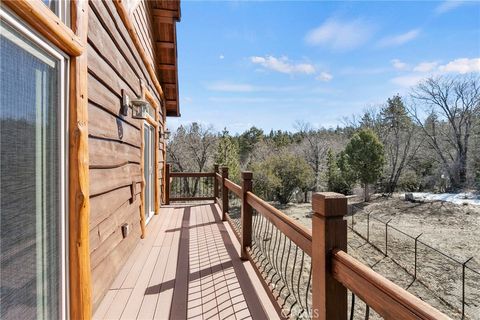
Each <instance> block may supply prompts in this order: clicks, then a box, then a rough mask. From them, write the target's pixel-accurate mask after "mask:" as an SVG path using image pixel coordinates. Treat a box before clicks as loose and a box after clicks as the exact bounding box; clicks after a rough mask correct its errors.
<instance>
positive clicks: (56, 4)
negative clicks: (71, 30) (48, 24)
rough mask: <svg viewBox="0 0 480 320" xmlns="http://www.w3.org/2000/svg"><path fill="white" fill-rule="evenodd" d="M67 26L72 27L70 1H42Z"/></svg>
mask: <svg viewBox="0 0 480 320" xmlns="http://www.w3.org/2000/svg"><path fill="white" fill-rule="evenodd" d="M42 1H43V3H45V5H46V6H47V7H49V8H50V10H52V11H53V12H54V13H55V14H56V15H57V16H58V17H59V18H60V20H62V21H63V23H65V24H66V25H67V26H70V1H69V0H42Z"/></svg>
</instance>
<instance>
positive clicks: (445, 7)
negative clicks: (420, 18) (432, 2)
mask: <svg viewBox="0 0 480 320" xmlns="http://www.w3.org/2000/svg"><path fill="white" fill-rule="evenodd" d="M464 3H465V1H460V0H446V1H443V2H442V3H441V4H439V5H438V6H437V7H436V8H435V12H436V13H437V14H442V13H445V12H448V11H451V10H453V9H455V8H457V7H459V6H461V5H462V4H464Z"/></svg>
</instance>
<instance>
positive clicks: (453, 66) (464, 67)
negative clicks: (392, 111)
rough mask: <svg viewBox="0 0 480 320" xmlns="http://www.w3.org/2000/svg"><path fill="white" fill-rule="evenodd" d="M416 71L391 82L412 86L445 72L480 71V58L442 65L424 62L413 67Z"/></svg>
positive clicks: (459, 60)
mask: <svg viewBox="0 0 480 320" xmlns="http://www.w3.org/2000/svg"><path fill="white" fill-rule="evenodd" d="M413 71H415V73H410V74H408V75H405V76H401V77H396V78H393V79H391V82H392V83H394V84H397V85H399V86H402V87H411V86H415V85H416V84H418V83H419V82H420V81H422V80H424V79H426V78H427V77H429V76H431V75H441V74H445V73H453V74H466V73H472V72H476V73H480V58H472V59H469V58H460V59H455V60H452V61H450V62H448V63H446V64H443V65H440V64H439V63H438V62H436V61H432V62H422V63H419V64H418V65H416V66H415V67H414V68H413Z"/></svg>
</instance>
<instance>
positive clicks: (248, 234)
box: [240, 171, 253, 260]
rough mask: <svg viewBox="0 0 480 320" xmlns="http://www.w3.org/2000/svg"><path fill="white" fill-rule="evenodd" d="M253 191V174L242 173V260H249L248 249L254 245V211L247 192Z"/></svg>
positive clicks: (248, 172)
mask: <svg viewBox="0 0 480 320" xmlns="http://www.w3.org/2000/svg"><path fill="white" fill-rule="evenodd" d="M249 191H252V172H250V171H245V172H242V209H241V210H242V213H241V219H242V237H241V244H240V245H241V258H242V260H248V255H247V247H250V246H251V245H252V214H253V209H252V207H251V206H250V205H249V204H248V203H247V192H249Z"/></svg>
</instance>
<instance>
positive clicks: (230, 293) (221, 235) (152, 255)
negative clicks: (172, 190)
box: [94, 204, 278, 320]
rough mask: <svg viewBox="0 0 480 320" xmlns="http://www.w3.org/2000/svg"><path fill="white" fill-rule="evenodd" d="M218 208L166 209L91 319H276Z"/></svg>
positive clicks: (206, 206)
mask: <svg viewBox="0 0 480 320" xmlns="http://www.w3.org/2000/svg"><path fill="white" fill-rule="evenodd" d="M238 250H239V244H238V241H237V240H236V238H235V236H234V235H233V232H232V230H231V229H230V227H229V225H228V224H227V223H223V222H222V221H221V219H220V210H219V208H218V207H217V206H216V205H215V204H197V205H182V206H179V205H177V206H168V207H163V208H162V210H161V214H159V215H158V216H154V217H153V218H152V219H151V221H150V223H149V224H148V226H147V237H146V238H145V239H143V240H140V242H139V244H138V245H137V247H136V248H135V250H134V251H133V252H132V254H131V255H130V257H126V259H128V260H127V261H126V263H125V266H124V267H123V269H122V270H121V271H120V273H119V274H118V276H117V278H116V279H115V281H114V282H113V284H112V286H111V287H110V290H109V291H108V293H107V294H106V296H105V297H104V299H103V301H102V302H101V304H100V305H99V307H98V308H97V310H96V312H95V314H94V319H255V320H256V319H275V318H278V316H277V314H276V312H275V309H274V307H273V305H272V304H271V302H270V300H269V298H268V296H267V294H266V292H265V291H264V289H263V286H262V284H261V283H260V281H259V279H258V278H257V276H256V274H255V271H254V270H253V268H252V266H251V265H250V263H249V262H248V261H247V262H243V261H241V260H240V258H239V252H238Z"/></svg>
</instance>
